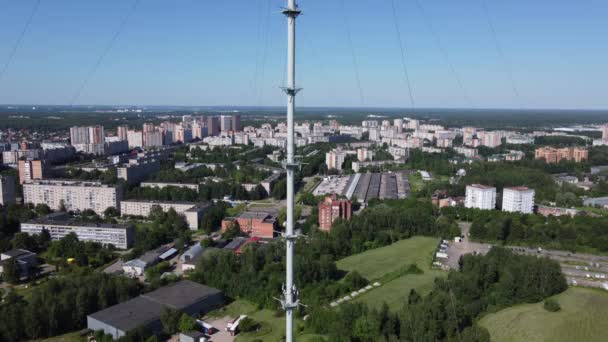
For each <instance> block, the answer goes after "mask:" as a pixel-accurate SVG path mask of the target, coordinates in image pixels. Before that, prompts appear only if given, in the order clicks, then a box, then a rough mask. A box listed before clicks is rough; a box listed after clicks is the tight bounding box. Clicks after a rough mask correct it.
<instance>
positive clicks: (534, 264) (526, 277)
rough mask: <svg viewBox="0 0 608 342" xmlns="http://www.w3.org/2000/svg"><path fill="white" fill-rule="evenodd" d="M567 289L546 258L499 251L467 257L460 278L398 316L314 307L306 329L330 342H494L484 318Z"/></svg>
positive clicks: (440, 282) (439, 285)
mask: <svg viewBox="0 0 608 342" xmlns="http://www.w3.org/2000/svg"><path fill="white" fill-rule="evenodd" d="M566 288H567V284H566V280H565V278H564V277H563V275H562V274H561V270H560V267H559V265H558V264H557V263H555V262H554V261H551V260H549V259H546V258H536V257H530V256H520V255H515V254H513V253H512V252H511V251H509V250H505V249H501V248H494V249H492V250H491V251H490V252H489V253H488V254H487V255H486V256H479V255H466V256H464V258H463V259H462V260H461V262H460V271H459V272H450V274H449V275H448V277H447V279H437V280H436V282H435V285H434V286H433V289H432V290H431V292H430V293H429V294H428V295H426V296H421V295H420V294H418V293H417V292H416V291H415V290H412V291H411V292H410V294H409V296H408V298H407V301H405V302H404V303H403V307H402V309H401V310H400V311H399V312H397V313H393V312H390V311H389V310H388V306H386V305H384V306H383V307H382V308H381V309H380V310H376V309H369V308H368V307H366V306H365V305H364V304H360V303H355V304H352V303H348V304H342V305H340V306H339V307H338V308H337V309H329V308H327V307H323V306H317V307H314V308H313V309H312V310H311V313H310V319H309V320H307V321H306V329H308V330H310V331H311V332H314V333H318V334H324V335H327V336H328V337H329V341H355V342H367V341H370V342H371V341H478V342H487V341H490V335H489V333H488V331H487V330H486V329H485V328H483V327H480V326H479V325H477V324H476V322H477V320H478V318H479V317H480V316H481V315H483V314H484V313H486V312H488V311H490V310H492V311H494V310H499V309H501V308H505V307H508V306H511V305H515V304H519V303H533V302H538V301H541V300H543V299H545V298H548V297H550V296H552V295H555V294H557V293H560V292H562V291H564V290H565V289H566Z"/></svg>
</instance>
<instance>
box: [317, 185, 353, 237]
mask: <svg viewBox="0 0 608 342" xmlns="http://www.w3.org/2000/svg"><path fill="white" fill-rule="evenodd" d="M351 214H352V208H351V202H350V201H349V200H343V199H341V200H339V199H337V198H336V195H335V194H334V195H332V196H327V197H325V199H324V200H323V202H321V203H319V229H321V230H324V231H329V230H330V229H331V225H332V223H333V222H334V221H335V220H337V219H338V218H342V219H345V220H347V221H348V220H350V216H351Z"/></svg>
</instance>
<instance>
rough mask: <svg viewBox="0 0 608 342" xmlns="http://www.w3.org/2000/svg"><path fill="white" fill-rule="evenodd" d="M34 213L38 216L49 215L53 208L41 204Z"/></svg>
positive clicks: (37, 205)
mask: <svg viewBox="0 0 608 342" xmlns="http://www.w3.org/2000/svg"><path fill="white" fill-rule="evenodd" d="M34 211H35V212H36V214H37V215H38V216H44V215H48V214H50V213H51V208H50V207H49V206H48V205H46V204H44V203H40V204H36V207H35V208H34Z"/></svg>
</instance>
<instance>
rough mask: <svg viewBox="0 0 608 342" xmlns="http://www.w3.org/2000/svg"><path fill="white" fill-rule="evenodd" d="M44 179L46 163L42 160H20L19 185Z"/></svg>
mask: <svg viewBox="0 0 608 342" xmlns="http://www.w3.org/2000/svg"><path fill="white" fill-rule="evenodd" d="M43 178H44V163H43V162H42V160H40V159H37V160H19V184H23V183H25V182H27V181H31V180H35V179H43Z"/></svg>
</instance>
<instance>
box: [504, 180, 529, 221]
mask: <svg viewBox="0 0 608 342" xmlns="http://www.w3.org/2000/svg"><path fill="white" fill-rule="evenodd" d="M533 210H534V190H533V189H529V188H527V187H525V186H517V187H512V188H504V189H503V191H502V211H508V212H513V213H522V214H532V212H533Z"/></svg>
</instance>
